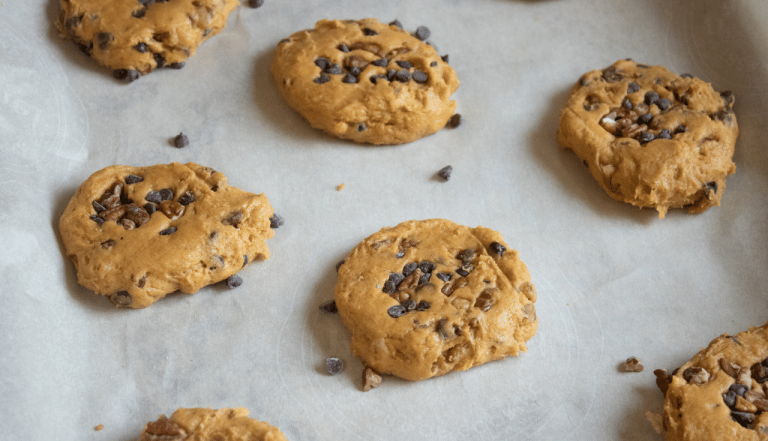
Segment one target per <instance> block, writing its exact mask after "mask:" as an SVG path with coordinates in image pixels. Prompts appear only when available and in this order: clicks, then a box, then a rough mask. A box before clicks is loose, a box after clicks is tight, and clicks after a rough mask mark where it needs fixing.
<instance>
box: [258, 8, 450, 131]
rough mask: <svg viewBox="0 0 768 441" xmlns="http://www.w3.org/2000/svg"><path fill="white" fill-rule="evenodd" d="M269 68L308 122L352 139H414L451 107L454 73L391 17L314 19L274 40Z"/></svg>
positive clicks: (443, 119) (437, 125)
mask: <svg viewBox="0 0 768 441" xmlns="http://www.w3.org/2000/svg"><path fill="white" fill-rule="evenodd" d="M420 29H422V28H420ZM423 29H426V28H423ZM426 32H427V33H428V32H429V31H428V30H427V31H426ZM427 35H428V34H427ZM421 37H424V36H423V35H421ZM272 73H273V74H274V76H275V80H276V82H277V87H278V88H279V89H280V93H281V94H282V95H283V98H285V100H286V101H287V102H288V104H289V105H290V106H291V107H293V108H294V109H296V110H297V111H298V112H299V113H300V114H301V115H302V116H304V118H306V119H307V120H308V121H309V123H310V124H311V125H312V127H314V128H317V129H320V130H323V131H325V132H327V133H328V134H330V135H333V136H337V137H339V138H345V139H351V140H353V141H355V142H359V143H368V144H403V143H406V142H411V141H414V140H417V139H419V138H422V137H424V136H427V135H431V134H433V133H435V132H437V131H438V130H440V129H441V128H443V127H444V126H445V125H446V123H447V122H448V120H449V119H450V117H451V116H452V115H453V114H454V111H455V110H456V102H455V101H453V100H451V99H450V97H451V95H452V94H453V92H455V91H456V89H457V88H458V87H459V80H458V79H457V78H456V73H455V72H454V70H453V69H452V68H451V67H450V66H449V65H448V63H447V62H446V61H444V60H443V58H441V57H440V56H439V55H438V54H437V52H436V51H435V49H434V47H433V46H431V45H430V44H428V43H426V42H423V41H421V40H419V39H418V38H416V37H414V36H412V35H411V34H409V33H408V32H406V31H404V30H403V29H401V28H400V27H399V26H398V23H393V24H389V25H387V24H384V23H379V22H378V21H377V20H375V19H372V18H366V19H363V20H357V21H356V20H344V21H340V20H321V21H319V22H317V24H316V25H315V28H314V29H308V30H304V31H300V32H297V33H295V34H293V35H291V36H290V38H286V39H284V40H282V41H281V42H280V44H279V45H278V47H277V51H276V52H275V58H274V60H273V62H272Z"/></svg>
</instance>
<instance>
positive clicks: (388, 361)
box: [335, 219, 538, 380]
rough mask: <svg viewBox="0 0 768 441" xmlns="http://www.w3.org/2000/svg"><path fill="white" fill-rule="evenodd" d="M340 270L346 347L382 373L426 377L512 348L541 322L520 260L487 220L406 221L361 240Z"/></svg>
mask: <svg viewBox="0 0 768 441" xmlns="http://www.w3.org/2000/svg"><path fill="white" fill-rule="evenodd" d="M338 273H339V275H338V281H337V283H336V288H335V301H336V306H337V308H338V311H339V314H340V316H341V319H342V321H343V322H344V325H345V326H346V327H347V329H348V330H349V332H350V333H351V334H352V341H351V348H352V352H354V353H355V355H357V356H358V357H360V358H361V359H362V361H363V363H364V364H365V365H366V366H368V367H370V368H371V369H373V370H375V371H376V372H378V373H381V374H392V375H396V376H398V377H401V378H405V379H408V380H423V379H426V378H430V377H434V376H437V375H443V374H446V373H448V372H451V371H462V370H466V369H469V368H471V367H473V366H478V365H481V364H483V363H487V362H489V361H493V360H498V359H501V358H504V357H507V356H510V355H518V354H519V353H520V351H523V352H525V351H526V349H527V348H526V341H528V340H529V339H530V338H531V337H533V335H534V334H535V333H536V328H537V326H538V319H537V318H536V309H535V307H534V302H535V301H536V290H535V289H534V287H533V285H532V284H531V278H530V275H529V273H528V270H527V268H526V267H525V264H524V263H523V262H522V261H521V260H520V258H519V257H518V253H517V251H515V250H512V249H510V248H509V247H508V246H507V244H506V243H505V242H504V239H503V238H502V237H501V235H500V234H499V233H497V232H495V231H493V230H490V229H488V228H484V227H477V228H468V227H465V226H462V225H457V224H455V223H453V222H451V221H448V220H443V219H430V220H424V221H408V222H403V223H401V224H400V225H398V226H396V227H394V228H384V229H382V230H381V231H379V232H378V233H376V234H373V235H372V236H370V237H368V238H367V239H365V240H364V241H362V242H361V243H360V244H359V245H358V246H357V247H355V249H354V250H352V253H351V254H350V255H349V256H348V257H347V258H346V259H345V261H344V263H343V264H342V265H341V266H340V267H339V270H338Z"/></svg>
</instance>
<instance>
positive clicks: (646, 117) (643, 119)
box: [637, 113, 653, 125]
mask: <svg viewBox="0 0 768 441" xmlns="http://www.w3.org/2000/svg"><path fill="white" fill-rule="evenodd" d="M652 119H653V115H651V114H650V113H644V114H642V115H640V116H638V117H637V122H638V124H646V125H647V124H649V123H650V122H651V120H652Z"/></svg>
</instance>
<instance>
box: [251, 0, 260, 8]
mask: <svg viewBox="0 0 768 441" xmlns="http://www.w3.org/2000/svg"><path fill="white" fill-rule="evenodd" d="M248 6H250V7H252V8H260V7H262V6H264V0H248Z"/></svg>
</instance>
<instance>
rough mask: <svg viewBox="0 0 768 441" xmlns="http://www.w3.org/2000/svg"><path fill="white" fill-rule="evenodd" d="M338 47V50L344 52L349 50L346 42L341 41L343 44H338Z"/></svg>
mask: <svg viewBox="0 0 768 441" xmlns="http://www.w3.org/2000/svg"><path fill="white" fill-rule="evenodd" d="M336 48H337V49H338V50H340V51H342V52H349V48H348V47H347V45H346V44H344V43H341V44H340V45H338V46H337V47H336Z"/></svg>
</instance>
